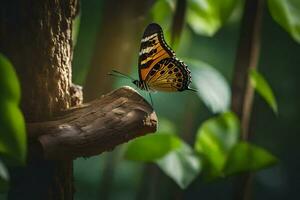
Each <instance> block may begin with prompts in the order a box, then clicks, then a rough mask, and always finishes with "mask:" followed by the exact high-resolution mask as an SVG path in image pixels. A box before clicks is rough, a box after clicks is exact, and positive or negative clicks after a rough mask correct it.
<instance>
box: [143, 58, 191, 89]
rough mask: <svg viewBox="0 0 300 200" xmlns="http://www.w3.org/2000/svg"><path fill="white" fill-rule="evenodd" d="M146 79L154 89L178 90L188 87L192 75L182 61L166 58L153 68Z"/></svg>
mask: <svg viewBox="0 0 300 200" xmlns="http://www.w3.org/2000/svg"><path fill="white" fill-rule="evenodd" d="M145 81H146V83H147V84H148V86H149V87H150V88H151V89H152V90H157V91H165V92H176V91H183V90H186V89H188V86H189V84H190V82H191V75H190V71H189V70H188V68H187V66H186V65H185V64H184V63H183V62H182V61H180V60H178V59H176V58H165V59H163V60H161V61H160V62H158V63H157V64H156V65H155V66H154V67H153V68H152V69H151V71H150V72H149V74H148V76H147V78H146V80H145Z"/></svg>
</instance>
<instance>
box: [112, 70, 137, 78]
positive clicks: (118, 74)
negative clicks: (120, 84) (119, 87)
mask: <svg viewBox="0 0 300 200" xmlns="http://www.w3.org/2000/svg"><path fill="white" fill-rule="evenodd" d="M112 72H113V73H109V75H112V76H118V77H123V78H127V79H131V80H133V81H134V80H135V79H134V78H132V77H131V76H128V75H126V74H123V73H121V72H119V71H117V70H112Z"/></svg>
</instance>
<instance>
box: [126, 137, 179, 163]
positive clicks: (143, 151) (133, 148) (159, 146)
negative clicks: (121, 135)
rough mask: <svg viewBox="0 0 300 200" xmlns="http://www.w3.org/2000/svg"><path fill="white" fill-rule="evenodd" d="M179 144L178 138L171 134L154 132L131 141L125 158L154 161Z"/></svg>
mask: <svg viewBox="0 0 300 200" xmlns="http://www.w3.org/2000/svg"><path fill="white" fill-rule="evenodd" d="M180 146H181V141H180V139H179V138H178V137H177V136H176V135H173V134H164V133H155V134H151V135H146V136H143V137H140V138H137V139H135V140H133V141H131V142H130V143H129V144H128V147H127V150H126V152H125V158H126V159H128V160H135V161H155V160H157V159H159V158H161V157H163V156H165V155H166V154H167V153H169V152H170V151H172V150H174V149H177V148H179V147H180Z"/></svg>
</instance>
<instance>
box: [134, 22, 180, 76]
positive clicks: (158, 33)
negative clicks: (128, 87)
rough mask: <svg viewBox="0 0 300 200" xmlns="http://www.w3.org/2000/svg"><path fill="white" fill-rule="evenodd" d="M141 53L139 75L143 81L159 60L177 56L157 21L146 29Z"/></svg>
mask: <svg viewBox="0 0 300 200" xmlns="http://www.w3.org/2000/svg"><path fill="white" fill-rule="evenodd" d="M139 54H140V55H139V77H140V80H142V81H144V80H145V79H146V77H147V75H148V74H149V72H150V70H151V69H152V67H154V66H155V65H156V64H157V63H158V62H159V61H161V60H163V59H165V58H172V57H174V56H175V53H174V51H172V49H171V48H170V47H169V46H168V45H167V44H166V42H165V40H164V36H163V31H162V28H161V27H160V26H159V25H158V24H155V23H152V24H149V25H148V26H147V28H146V29H145V32H144V35H143V38H142V41H141V48H140V53H139Z"/></svg>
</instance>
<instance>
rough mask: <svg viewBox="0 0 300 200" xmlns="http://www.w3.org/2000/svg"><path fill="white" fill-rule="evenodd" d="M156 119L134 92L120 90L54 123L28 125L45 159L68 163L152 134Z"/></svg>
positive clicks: (83, 106)
mask: <svg viewBox="0 0 300 200" xmlns="http://www.w3.org/2000/svg"><path fill="white" fill-rule="evenodd" d="M156 126H157V117H156V114H155V113H154V111H153V109H152V107H151V106H150V105H149V104H148V102H147V101H145V100H144V98H143V97H141V96H140V95H139V94H138V93H137V92H136V91H135V90H133V89H132V88H130V87H123V88H120V89H118V90H115V91H113V92H111V93H109V94H107V95H105V96H103V97H102V98H99V99H97V100H94V101H92V102H90V103H88V104H85V105H82V106H80V107H78V108H74V109H71V110H69V111H68V112H67V113H66V114H64V115H63V116H61V117H59V118H58V119H57V120H53V121H48V122H42V123H32V124H28V126H27V128H28V129H27V130H28V133H29V134H30V137H31V138H38V141H39V142H40V143H41V146H42V151H43V155H42V156H43V157H45V158H46V159H72V158H77V157H81V156H85V157H87V156H92V155H96V154H99V153H102V152H103V151H109V150H112V149H113V148H114V147H115V146H117V145H118V144H121V143H124V142H127V141H128V140H130V139H132V138H135V137H137V136H141V135H145V134H146V133H150V132H155V131H156Z"/></svg>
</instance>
